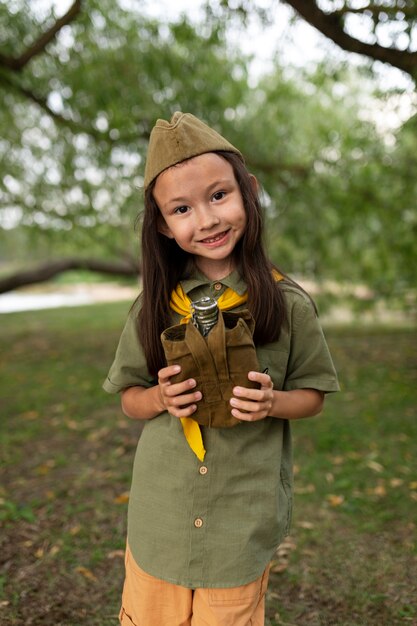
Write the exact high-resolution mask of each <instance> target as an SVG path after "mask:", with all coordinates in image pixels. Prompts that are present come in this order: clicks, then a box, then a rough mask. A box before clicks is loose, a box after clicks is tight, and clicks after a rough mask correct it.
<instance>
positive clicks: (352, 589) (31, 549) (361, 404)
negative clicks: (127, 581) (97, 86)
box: [0, 303, 417, 626]
mask: <svg viewBox="0 0 417 626" xmlns="http://www.w3.org/2000/svg"><path fill="white" fill-rule="evenodd" d="M128 308H129V305H128V304H126V303H116V304H106V305H94V306H89V307H77V308H73V309H61V310H51V311H40V312H36V313H32V312H30V313H18V314H10V315H2V316H1V318H0V321H1V326H0V342H1V352H0V380H1V409H0V411H1V412H0V415H1V456H2V465H1V478H2V480H1V484H2V485H3V487H2V488H1V492H0V503H1V507H0V523H1V525H2V533H1V544H0V555H1V556H0V562H1V570H0V623H1V624H4V625H5V626H12V625H13V626H14V625H16V626H17V625H19V626H20V625H22V626H23V625H24V626H27V625H34V626H37V625H39V626H40V625H42V626H49V625H51V626H52V625H54V626H58V625H61V626H83V625H87V624H88V625H89V626H107V625H109V626H110V625H116V624H117V613H118V608H119V598H120V590H121V585H122V580H123V549H124V543H125V534H126V506H127V499H128V495H127V494H128V490H129V486H130V474H131V466H132V461H133V455H134V450H135V446H136V442H137V438H138V436H139V435H140V426H139V424H136V423H134V422H132V421H130V420H128V419H127V418H125V417H124V416H123V415H122V414H121V411H120V408H119V405H118V399H117V398H114V397H111V396H108V395H107V394H105V393H104V392H103V391H102V390H101V382H102V380H103V378H104V376H105V375H106V372H107V369H108V366H109V365H110V363H111V360H112V357H113V353H114V349H115V346H116V343H117V339H118V336H119V334H120V330H121V326H122V324H123V320H124V318H125V316H126V314H127V311H128ZM327 337H328V340H329V344H330V347H331V351H332V353H333V356H334V359H335V362H336V364H337V368H338V371H339V375H340V379H341V384H342V389H343V392H342V393H340V394H336V395H334V396H330V397H329V398H328V400H327V404H326V408H325V411H324V413H323V414H322V416H321V417H319V418H314V419H311V420H305V421H300V422H297V423H296V424H294V427H293V433H294V448H295V455H294V456H295V459H294V461H295V471H296V481H295V485H296V495H295V514H294V521H293V526H292V532H291V536H290V537H289V538H288V539H287V540H286V541H285V542H284V544H283V545H282V546H281V547H280V549H279V550H278V552H277V554H276V556H275V558H274V560H273V563H272V572H271V579H270V585H269V591H268V596H267V616H268V617H267V624H268V626H291V625H293V626H306V625H309V626H316V625H317V626H324V625H329V626H330V625H332V626H333V625H334V626H373V625H375V626H396V625H400V624H412V625H416V624H417V582H416V581H417V547H416V522H417V455H416V443H415V442H416V441H417V420H416V404H417V403H416V396H417V375H416V353H417V350H416V348H417V338H416V333H415V331H414V330H413V329H402V330H401V329H390V328H376V329H373V330H370V329H361V328H353V327H350V328H338V329H331V328H329V329H327Z"/></svg>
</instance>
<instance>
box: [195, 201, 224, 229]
mask: <svg viewBox="0 0 417 626" xmlns="http://www.w3.org/2000/svg"><path fill="white" fill-rule="evenodd" d="M219 222H220V219H219V217H218V216H217V215H216V212H215V210H214V209H213V207H206V206H204V207H200V208H199V211H198V228H199V230H210V229H211V228H213V227H214V226H217V224H219Z"/></svg>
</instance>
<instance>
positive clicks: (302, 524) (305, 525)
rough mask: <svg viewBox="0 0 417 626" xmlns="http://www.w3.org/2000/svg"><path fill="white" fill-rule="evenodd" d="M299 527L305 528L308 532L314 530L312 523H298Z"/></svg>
mask: <svg viewBox="0 0 417 626" xmlns="http://www.w3.org/2000/svg"><path fill="white" fill-rule="evenodd" d="M297 526H299V527H300V528H305V529H306V530H312V529H313V528H314V524H313V523H312V522H297Z"/></svg>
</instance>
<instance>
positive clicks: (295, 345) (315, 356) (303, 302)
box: [284, 294, 340, 393]
mask: <svg viewBox="0 0 417 626" xmlns="http://www.w3.org/2000/svg"><path fill="white" fill-rule="evenodd" d="M290 315H291V339H290V352H289V358H288V365H287V375H286V378H285V382H284V389H285V390H286V391H289V390H291V389H303V388H304V389H306V388H310V389H317V390H319V391H324V392H325V393H329V392H334V391H339V390H340V388H339V384H338V380H337V374H336V370H335V367H334V365H333V361H332V357H331V355H330V352H329V348H328V346H327V342H326V339H325V337H324V334H323V330H322V328H321V325H320V322H319V319H318V316H317V313H316V311H315V308H314V305H313V303H312V302H311V300H310V299H309V298H308V297H307V296H305V295H304V294H303V295H300V294H297V296H296V297H295V299H294V301H293V305H292V307H291V310H290Z"/></svg>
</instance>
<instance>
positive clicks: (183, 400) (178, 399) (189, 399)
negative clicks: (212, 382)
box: [169, 391, 202, 408]
mask: <svg viewBox="0 0 417 626" xmlns="http://www.w3.org/2000/svg"><path fill="white" fill-rule="evenodd" d="M201 398H202V394H201V391H196V392H195V393H188V394H183V395H180V396H174V397H172V398H171V397H170V398H169V406H171V407H175V408H181V407H184V406H186V405H188V404H193V403H194V402H199V401H200V400H201Z"/></svg>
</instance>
